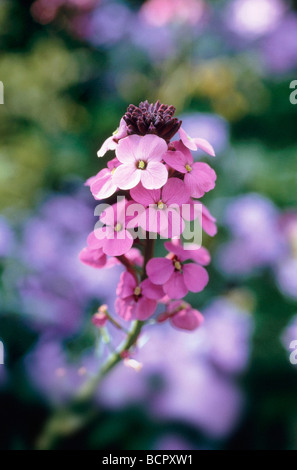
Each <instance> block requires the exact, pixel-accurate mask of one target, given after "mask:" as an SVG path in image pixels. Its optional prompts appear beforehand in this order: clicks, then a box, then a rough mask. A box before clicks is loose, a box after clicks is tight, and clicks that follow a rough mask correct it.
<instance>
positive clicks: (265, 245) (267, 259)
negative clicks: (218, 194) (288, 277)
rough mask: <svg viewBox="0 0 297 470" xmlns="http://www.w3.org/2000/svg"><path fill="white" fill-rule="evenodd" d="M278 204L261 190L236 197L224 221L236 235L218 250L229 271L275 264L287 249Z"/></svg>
mask: <svg viewBox="0 0 297 470" xmlns="http://www.w3.org/2000/svg"><path fill="white" fill-rule="evenodd" d="M278 217H279V213H278V211H277V209H276V207H275V206H274V204H273V203H272V202H271V201H270V200H269V199H267V198H265V197H263V196H261V195H259V194H247V195H244V196H240V197H239V198H236V199H235V200H233V201H232V202H231V203H230V204H229V205H228V206H227V209H226V212H225V217H224V223H225V224H226V226H227V227H228V228H229V230H230V231H231V235H232V236H233V238H232V239H231V241H230V242H228V243H226V244H223V245H222V246H221V247H220V248H219V250H218V253H217V263H218V265H219V267H220V268H221V269H222V271H224V272H225V273H226V274H243V275H246V274H251V273H252V271H253V270H254V269H256V268H259V267H260V268H262V267H265V266H272V265H273V264H274V263H276V262H277V260H278V259H279V258H280V256H282V255H283V254H284V252H285V251H286V248H285V241H284V239H283V236H282V234H281V232H280V229H279V225H278Z"/></svg>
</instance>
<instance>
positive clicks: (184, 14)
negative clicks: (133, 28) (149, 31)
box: [140, 0, 206, 27]
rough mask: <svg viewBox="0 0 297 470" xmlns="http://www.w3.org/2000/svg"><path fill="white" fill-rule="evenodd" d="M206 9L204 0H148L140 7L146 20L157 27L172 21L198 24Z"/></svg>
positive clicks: (141, 13)
mask: <svg viewBox="0 0 297 470" xmlns="http://www.w3.org/2000/svg"><path fill="white" fill-rule="evenodd" d="M205 9H206V3H205V2H204V1H203V0H147V1H146V2H145V3H144V4H143V6H142V7H141V9H140V15H141V17H143V18H144V19H145V21H146V22H147V23H148V24H150V25H152V26H156V27H160V26H164V25H167V24H170V23H186V24H188V25H192V26H194V25H197V24H198V23H199V21H200V20H201V18H202V16H203V13H204V12H205Z"/></svg>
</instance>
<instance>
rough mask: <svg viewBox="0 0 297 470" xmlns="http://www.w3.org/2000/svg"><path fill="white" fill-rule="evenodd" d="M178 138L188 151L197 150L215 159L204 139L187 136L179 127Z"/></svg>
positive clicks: (212, 150)
mask: <svg viewBox="0 0 297 470" xmlns="http://www.w3.org/2000/svg"><path fill="white" fill-rule="evenodd" d="M179 136H180V140H181V141H182V143H183V144H184V145H185V147H187V148H188V149H190V150H193V151H196V150H198V149H200V150H203V152H205V153H207V154H208V155H210V156H211V157H215V156H216V154H215V151H214V148H213V146H212V145H211V144H210V143H209V142H208V141H207V140H205V139H200V138H197V137H196V138H192V137H190V136H188V134H187V133H186V131H184V129H183V128H182V127H181V128H180V130H179Z"/></svg>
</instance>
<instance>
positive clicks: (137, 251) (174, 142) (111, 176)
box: [80, 102, 217, 330]
mask: <svg viewBox="0 0 297 470" xmlns="http://www.w3.org/2000/svg"><path fill="white" fill-rule="evenodd" d="M131 106H132V105H131ZM130 110H131V107H130V108H128V111H129V113H127V114H126V115H125V116H124V117H123V118H122V120H121V122H120V126H119V129H118V130H117V131H116V132H114V134H113V135H112V136H111V137H109V138H108V139H107V140H106V141H105V142H104V144H103V145H102V147H101V149H100V150H99V152H98V156H99V157H103V156H104V155H105V154H106V153H107V152H108V151H113V152H115V157H113V159H111V160H110V161H109V162H108V164H107V168H104V169H103V170H101V171H100V172H99V173H98V174H97V175H96V176H94V177H92V178H90V179H89V180H88V181H87V183H86V184H87V185H88V186H89V187H90V190H91V192H92V194H93V196H94V198H95V199H96V200H106V199H107V200H109V201H110V202H111V203H113V202H114V199H113V197H114V195H115V194H116V193H117V192H118V191H120V194H121V196H123V197H122V198H121V200H120V202H117V203H115V204H114V203H113V204H112V205H110V206H107V207H106V209H105V210H104V211H103V213H101V215H100V224H99V226H97V225H96V227H95V229H94V231H93V232H92V233H91V234H90V235H89V237H88V241H87V247H86V248H84V249H83V250H82V252H81V253H80V259H81V261H82V262H83V263H85V264H87V265H89V266H92V267H94V268H97V269H101V268H103V267H112V266H114V265H115V264H120V263H121V264H122V265H124V267H125V271H124V272H123V273H122V275H121V279H120V282H119V285H118V287H117V291H116V293H117V300H116V303H115V309H116V312H117V314H118V315H119V316H120V317H121V318H123V319H124V320H126V321H130V320H141V321H146V320H148V319H149V318H151V317H152V316H153V315H155V314H156V311H157V309H159V308H160V307H161V306H163V313H161V314H160V315H159V316H158V317H157V318H158V321H160V322H161V321H165V320H169V321H170V322H171V323H172V325H174V326H175V327H177V328H181V329H185V330H194V329H195V328H197V327H198V326H199V325H200V324H201V323H202V320H203V318H202V315H201V314H200V313H199V312H198V311H197V310H195V309H193V308H192V307H191V306H190V305H189V304H188V303H186V302H184V301H183V300H182V299H183V298H184V297H185V296H186V295H187V294H188V292H194V293H197V292H201V291H202V290H203V289H204V288H205V286H206V285H207V283H208V274H207V271H206V269H205V266H207V265H208V264H209V263H210V255H209V253H208V251H207V250H206V249H205V248H203V247H200V246H198V245H194V244H192V245H191V246H190V245H189V244H187V245H185V246H184V245H183V243H182V241H181V236H182V234H183V232H184V229H185V226H186V224H187V223H189V221H190V220H194V219H197V218H198V219H199V222H200V224H201V226H202V229H203V230H204V231H205V232H206V233H208V235H210V236H214V235H215V234H216V231H217V228H216V223H215V222H216V221H215V219H214V217H213V216H212V215H211V214H210V212H209V211H208V209H207V208H206V207H205V206H204V205H201V202H200V198H201V197H202V196H204V194H205V193H207V192H209V191H211V190H212V189H213V188H214V187H215V182H216V174H215V172H214V170H213V169H212V168H211V167H210V166H209V165H208V164H207V163H204V162H194V159H193V156H192V154H191V150H194V151H196V150H198V149H200V150H202V151H203V152H206V153H207V154H208V155H210V156H215V152H214V149H213V148H212V146H211V145H210V144H209V143H208V142H207V141H205V140H203V139H199V138H191V137H189V136H188V135H187V134H186V132H185V131H184V130H183V129H182V127H181V122H180V121H178V120H177V119H176V118H173V114H174V108H173V107H167V106H165V105H161V104H160V103H159V102H157V103H156V104H155V105H153V104H152V105H149V104H148V103H147V102H145V103H141V105H140V107H139V108H137V107H134V106H133V108H132V110H133V113H132V114H131V112H130ZM176 132H177V133H178V134H177V135H178V137H177V138H175V139H174V137H173V138H171V135H174V133H176ZM143 134H144V135H143ZM162 136H163V137H162ZM109 198H111V199H109ZM197 199H198V200H199V201H197ZM197 202H198V203H199V204H200V207H201V210H197V209H196V208H197V204H196V203H197ZM135 204H138V206H139V205H140V206H141V211H140V212H139V213H138V214H137V216H136V217H135V214H134V209H133V208H134V205H135ZM184 204H187V205H188V207H189V208H190V210H189V212H188V215H187V216H184V214H183V212H182V211H181V208H182V206H183V205H184ZM139 229H141V230H142V233H143V234H144V236H143V237H142V238H141V237H140V236H139V232H135V230H139ZM135 233H136V235H135ZM151 234H154V235H155V237H151ZM156 234H160V235H161V236H162V237H164V236H166V234H167V238H171V241H167V242H165V248H166V250H167V252H168V254H167V255H166V256H165V257H154V252H153V246H154V242H153V240H152V238H156ZM164 309H165V311H164ZM97 316H98V315H97ZM99 324H100V322H99ZM104 324H105V322H104Z"/></svg>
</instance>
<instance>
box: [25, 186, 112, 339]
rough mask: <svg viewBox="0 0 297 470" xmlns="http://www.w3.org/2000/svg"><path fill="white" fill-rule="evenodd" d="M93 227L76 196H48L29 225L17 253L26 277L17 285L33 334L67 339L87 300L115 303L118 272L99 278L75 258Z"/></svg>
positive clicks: (29, 221)
mask: <svg viewBox="0 0 297 470" xmlns="http://www.w3.org/2000/svg"><path fill="white" fill-rule="evenodd" d="M94 222H95V219H94V217H92V213H90V210H89V206H88V204H87V203H85V202H84V201H83V199H82V198H81V196H79V195H76V196H75V195H74V196H72V197H69V196H57V197H53V198H51V199H49V200H48V201H47V202H46V203H45V204H44V205H43V206H42V207H41V208H40V215H39V216H34V217H33V218H31V219H29V220H28V222H27V224H26V227H25V230H24V240H23V244H22V253H21V257H22V259H23V261H24V263H26V265H27V272H26V273H25V274H24V275H23V276H21V278H20V279H19V281H18V284H19V292H20V295H21V301H22V306H23V308H24V313H25V314H26V315H27V318H28V319H29V320H30V321H32V322H33V324H34V325H35V327H37V328H38V329H44V328H46V329H53V330H55V331H56V332H60V333H62V334H67V333H69V334H71V333H73V332H75V331H76V330H77V328H79V326H80V324H81V322H82V320H83V315H84V311H85V308H86V306H87V305H88V303H89V302H90V300H91V299H97V300H98V303H100V304H102V303H105V304H109V305H113V304H114V299H115V292H114V280H115V279H117V277H119V276H120V273H121V267H119V266H117V267H114V268H113V269H111V270H107V271H106V272H104V273H103V272H102V271H100V270H96V271H94V270H93V268H91V267H89V266H86V265H84V264H82V263H81V262H80V261H79V258H78V253H79V252H80V251H81V249H82V248H83V247H84V244H85V237H86V233H87V232H88V230H90V229H91V227H92V225H94ZM88 227H89V228H88Z"/></svg>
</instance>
